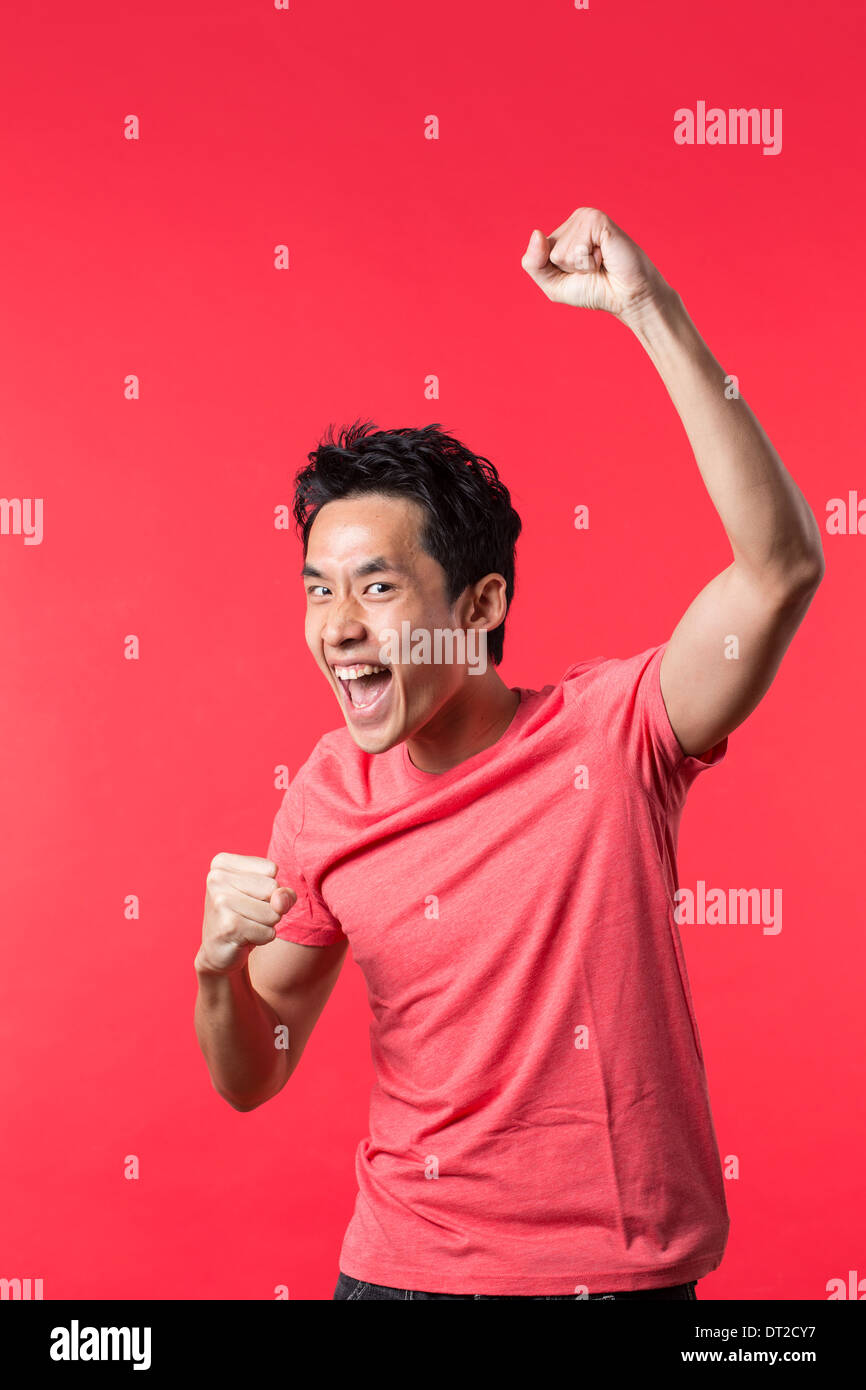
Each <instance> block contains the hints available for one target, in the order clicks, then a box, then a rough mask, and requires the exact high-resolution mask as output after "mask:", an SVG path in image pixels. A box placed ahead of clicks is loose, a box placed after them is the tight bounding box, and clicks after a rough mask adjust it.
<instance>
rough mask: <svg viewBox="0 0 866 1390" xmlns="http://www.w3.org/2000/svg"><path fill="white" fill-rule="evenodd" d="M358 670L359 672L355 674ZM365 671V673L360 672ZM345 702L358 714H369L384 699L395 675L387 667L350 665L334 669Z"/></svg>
mask: <svg viewBox="0 0 866 1390" xmlns="http://www.w3.org/2000/svg"><path fill="white" fill-rule="evenodd" d="M356 672H358V673H359V674H355V673H356ZM360 673H363V674H360ZM334 676H335V677H336V680H337V684H338V686H339V687H340V693H341V696H342V699H343V703H344V704H345V705H346V707H347V708H348V709H351V710H352V711H353V712H355V713H358V714H367V713H369V712H370V711H372V710H373V709H375V708H376V706H377V705H379V704H380V702H381V701H382V700H383V699H384V697H385V694H386V692H387V691H388V690H389V689H390V687H391V683H392V681H393V676H392V674H391V672H390V670H389V669H388V668H387V667H376V668H374V669H371V668H370V667H369V666H350V667H342V668H340V669H339V670H336V669H335V670H334Z"/></svg>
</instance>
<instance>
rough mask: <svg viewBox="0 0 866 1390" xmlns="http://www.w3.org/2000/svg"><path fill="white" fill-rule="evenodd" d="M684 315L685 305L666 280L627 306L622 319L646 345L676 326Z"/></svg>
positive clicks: (621, 316) (621, 315)
mask: <svg viewBox="0 0 866 1390" xmlns="http://www.w3.org/2000/svg"><path fill="white" fill-rule="evenodd" d="M684 315H685V305H684V304H683V301H682V299H681V298H680V296H679V294H678V293H677V291H676V290H675V289H674V288H673V286H672V285H669V284H668V283H667V281H666V280H662V281H661V282H660V283H659V284H657V285H653V287H652V288H651V289H647V290H646V291H645V293H644V294H642V295H640V296H638V297H637V298H636V299H634V300H632V302H631V303H630V304H627V305H626V307H625V308H624V309H623V311H622V313H621V314H620V318H621V319H622V322H623V323H624V324H625V325H626V327H627V328H630V329H631V330H632V332H633V333H634V334H635V336H636V337H638V338H640V339H641V340H642V341H644V343H645V344H646V341H647V340H649V339H650V338H653V337H655V336H657V335H658V334H659V333H660V332H662V331H664V329H665V328H670V327H672V326H674V325H675V324H676V322H677V321H678V320H679V319H681V318H682V317H683V316H684Z"/></svg>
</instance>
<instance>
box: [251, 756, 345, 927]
mask: <svg viewBox="0 0 866 1390" xmlns="http://www.w3.org/2000/svg"><path fill="white" fill-rule="evenodd" d="M305 766H306V764H305ZM302 773H303V769H301V771H299V772H298V774H297V776H296V777H295V778H294V779H293V780H292V782H291V784H290V785H289V788H288V790H287V791H286V794H285V796H284V797H283V800H282V802H281V804H280V807H279V810H278V811H277V814H276V816H275V817H274V824H273V829H272V830H271V839H270V844H269V845H268V854H267V857H268V859H271V860H273V862H274V863H275V864H276V866H277V883H279V884H280V885H281V886H285V887H287V888H291V889H293V891H294V892H295V893H297V895H298V896H297V902H294V903H293V904H292V906H291V907H290V908H289V910H288V912H284V913H283V915H282V917H281V918H280V920H279V922H278V924H277V928H276V932H277V936H278V937H280V938H281V939H282V940H283V941H296V942H297V943H298V944H299V945H300V946H331V945H333V944H334V943H336V942H337V941H342V940H343V938H344V933H343V929H342V927H341V926H340V923H339V922H338V921H337V919H336V918H335V917H334V916H333V915H332V914H331V913H330V912H329V911H328V908H327V907H326V906H325V903H324V902H323V900H322V898H321V896H320V895H319V894H318V893H317V892H316V891H315V889H314V887H313V886H312V881H313V879H314V877H315V874H314V871H313V867H314V866H312V865H310V864H307V865H306V867H305V866H304V864H303V863H302V858H303V853H304V841H303V828H304V785H303V783H304V779H303V776H302Z"/></svg>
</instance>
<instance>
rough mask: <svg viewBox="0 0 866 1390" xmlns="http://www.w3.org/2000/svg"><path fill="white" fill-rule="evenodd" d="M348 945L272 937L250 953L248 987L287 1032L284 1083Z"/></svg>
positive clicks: (330, 986)
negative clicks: (304, 944) (300, 942)
mask: <svg viewBox="0 0 866 1390" xmlns="http://www.w3.org/2000/svg"><path fill="white" fill-rule="evenodd" d="M348 944H349V942H348V939H347V938H344V939H343V940H342V941H338V942H336V943H334V944H333V945H330V946H301V945H299V944H298V943H297V942H295V941H284V940H282V939H281V938H280V937H274V939H273V941H269V942H267V944H266V945H264V946H257V947H256V948H255V950H253V951H251V952H250V956H249V972H250V983H251V984H252V986H253V989H254V990H255V991H256V993H257V994H259V995H261V997H262V999H264V1001H265V1003H267V1004H270V1006H271V1008H272V1009H273V1011H274V1013H275V1014H276V1015H277V1018H278V1019H279V1020H280V1022H281V1023H283V1024H285V1026H286V1028H287V1029H288V1030H289V1040H288V1041H289V1053H288V1059H289V1065H288V1070H287V1072H286V1080H288V1079H289V1077H290V1076H291V1075H292V1072H293V1071H294V1070H295V1067H296V1066H297V1065H298V1062H299V1061H300V1060H301V1054H302V1053H303V1050H304V1048H305V1047H306V1045H307V1039H308V1038H309V1036H310V1034H311V1033H312V1031H313V1028H314V1027H315V1025H316V1022H317V1020H318V1017H319V1015H320V1014H321V1012H322V1009H323V1008H324V1007H325V1004H326V1003H327V1001H328V998H329V996H330V994H331V991H332V989H333V988H334V985H335V984H336V983H337V976H338V975H339V973H340V970H341V968H342V965H343V961H344V960H345V958H346V948H347V946H348ZM284 1084H285V1083H284Z"/></svg>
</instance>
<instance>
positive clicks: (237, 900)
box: [195, 854, 297, 975]
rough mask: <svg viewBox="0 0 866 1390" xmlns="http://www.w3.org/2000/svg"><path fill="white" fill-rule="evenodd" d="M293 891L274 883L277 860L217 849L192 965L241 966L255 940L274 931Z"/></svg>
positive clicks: (260, 942)
mask: <svg viewBox="0 0 866 1390" xmlns="http://www.w3.org/2000/svg"><path fill="white" fill-rule="evenodd" d="M294 902H297V894H296V893H293V892H292V890H291V888H285V887H278V886H277V866H276V864H274V863H273V862H272V861H271V860H270V859H259V858H257V857H256V856H255V855H252V854H217V855H216V856H215V857H214V859H213V860H212V861H211V866H210V873H209V874H208V876H207V891H206V893H205V900H204V923H203V925H202V939H201V946H200V948H199V952H198V955H197V956H196V958H195V966H196V969H197V970H206V971H210V972H211V973H213V974H217V975H230V974H232V972H233V971H235V970H242V969H243V967H244V964H245V963H246V959H247V956H248V955H249V953H250V951H251V950H252V949H253V947H254V946H264V945H265V944H266V943H267V942H268V941H273V939H274V937H275V936H276V931H275V928H276V925H277V923H278V922H279V920H280V918H281V917H282V915H283V913H284V912H288V910H289V908H290V907H291V906H292V904H293V903H294Z"/></svg>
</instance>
